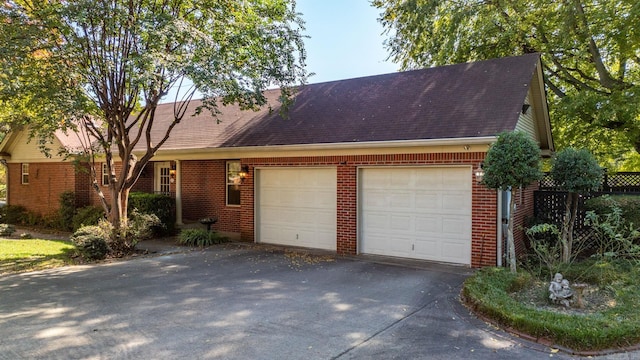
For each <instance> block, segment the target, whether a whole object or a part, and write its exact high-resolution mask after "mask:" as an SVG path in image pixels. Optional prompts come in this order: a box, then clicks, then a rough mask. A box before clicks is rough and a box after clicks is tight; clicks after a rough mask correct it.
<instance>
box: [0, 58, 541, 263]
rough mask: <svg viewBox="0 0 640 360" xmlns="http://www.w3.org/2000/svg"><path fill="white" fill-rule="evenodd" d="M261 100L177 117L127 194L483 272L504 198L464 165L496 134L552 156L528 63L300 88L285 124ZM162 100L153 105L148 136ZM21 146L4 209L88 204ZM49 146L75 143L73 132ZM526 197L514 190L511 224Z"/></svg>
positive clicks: (77, 179)
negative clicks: (164, 195)
mask: <svg viewBox="0 0 640 360" xmlns="http://www.w3.org/2000/svg"><path fill="white" fill-rule="evenodd" d="M265 95H266V97H267V98H268V99H269V102H270V104H271V106H272V109H269V108H267V107H265V108H263V109H262V110H260V111H257V112H253V111H241V110H240V109H239V108H238V107H237V106H225V107H222V108H221V109H220V110H221V112H222V114H221V115H219V117H218V119H219V120H220V122H219V123H217V122H216V120H215V119H214V118H213V117H212V116H211V115H210V114H205V113H204V112H203V113H202V114H201V115H198V116H193V117H189V116H187V117H186V118H185V119H184V120H183V122H182V123H181V124H180V125H179V126H177V127H176V128H175V129H174V131H173V133H172V135H171V137H170V139H169V140H168V141H167V142H166V144H165V145H164V146H163V148H162V149H161V150H160V151H158V153H157V154H156V156H155V157H154V159H153V160H154V161H153V162H152V163H150V164H149V165H148V166H147V169H145V171H144V173H143V174H142V176H141V178H140V180H139V182H138V183H137V184H136V188H135V190H139V191H160V192H170V193H172V194H175V199H176V212H177V216H178V223H179V224H182V223H185V222H195V221H197V219H200V218H203V217H208V216H217V217H218V218H219V221H218V222H217V223H216V224H215V226H214V228H215V229H217V230H219V231H224V232H229V233H234V234H237V235H238V236H239V237H240V238H241V239H242V240H244V241H251V242H259V243H272V244H280V245H290V246H302V247H309V248H320V249H327V250H332V251H336V252H337V253H339V254H360V253H362V254H375V255H385V256H398V257H405V258H416V259H425V260H432V261H442V262H448V263H456V264H463V265H466V266H471V267H481V266H492V265H496V264H500V263H501V260H502V259H501V256H500V254H503V253H504V249H503V245H502V237H503V218H506V217H507V215H506V209H507V208H508V207H507V206H506V205H505V204H506V199H507V196H509V194H508V193H502V192H497V191H494V190H490V189H487V188H485V187H483V186H482V185H479V184H478V183H477V180H476V178H475V175H474V173H475V171H476V169H478V168H479V167H480V166H481V164H482V161H483V159H484V157H485V154H486V151H487V149H488V147H489V146H490V144H491V143H492V142H494V141H495V138H496V135H497V134H498V133H500V132H502V131H514V130H521V131H525V132H527V133H528V134H530V135H531V137H532V138H533V139H535V140H536V141H537V142H538V144H539V145H540V147H541V149H542V151H543V154H545V155H550V154H551V153H552V151H553V140H552V136H551V128H550V123H549V115H548V110H547V101H546V95H545V90H544V83H543V75H542V65H541V62H540V57H539V55H537V54H530V55H524V56H517V57H509V58H502V59H493V60H488V61H481V62H476V63H467V64H459V65H451V66H444V67H437V68H431V69H423V70H414V71H407V72H399V73H393V74H386V75H378V76H369V77H363V78H356V79H348V80H340V81H333V82H326V83H319V84H311V85H306V86H304V87H302V88H301V89H300V91H299V92H298V94H297V95H296V99H295V104H294V105H293V106H292V108H291V109H290V110H289V112H288V115H287V116H286V118H282V117H281V116H280V115H279V113H278V111H277V106H278V104H277V101H276V100H277V97H278V95H279V92H278V91H277V90H270V91H267V92H266V93H265ZM174 105H175V104H162V105H160V106H159V107H158V109H157V112H156V123H157V125H156V129H159V130H158V133H156V134H152V137H154V136H156V137H157V136H159V134H160V129H162V130H163V128H162V126H163V124H166V123H167V122H168V121H170V120H171V119H172V116H173V111H174ZM198 105H199V102H198V101H193V102H192V103H191V104H190V105H189V106H190V108H191V110H193V109H195V107H196V106H198ZM271 110H273V111H271ZM26 137H27V135H26V134H24V133H22V132H16V133H12V134H10V135H9V136H7V138H6V139H5V140H4V141H3V143H2V144H0V158H2V159H4V160H3V161H4V162H5V163H6V164H7V166H8V169H9V171H8V174H9V180H8V192H9V199H8V202H9V204H13V205H22V206H25V207H27V208H28V209H30V210H32V211H36V212H40V213H46V212H50V211H55V209H56V208H57V206H58V194H59V193H60V192H61V191H64V190H73V191H75V193H76V196H77V202H78V205H79V206H80V205H84V204H90V203H93V204H96V203H97V199H96V198H95V194H94V193H93V192H92V190H91V189H90V186H89V179H88V176H87V175H86V174H83V173H77V172H75V171H74V169H73V167H72V166H71V165H70V164H69V163H68V162H64V161H62V159H61V158H59V157H55V156H53V157H52V158H45V157H44V156H43V155H42V154H41V153H40V152H39V151H38V150H37V146H36V145H35V144H32V143H28V142H27V141H26V139H27V138H26ZM54 141H55V142H57V143H56V144H54V146H74V144H73V134H63V133H62V132H58V133H56V137H55V140H54ZM100 173H101V169H98V174H100ZM533 190H534V189H533V188H528V189H522V190H517V191H514V192H513V194H512V196H516V197H517V198H516V199H517V200H518V210H517V214H516V219H517V222H518V223H517V224H515V227H514V228H515V229H518V225H520V224H521V223H522V221H523V219H524V217H526V216H527V215H531V214H532V213H533V209H532V206H533V197H532V195H533ZM516 236H517V240H518V241H519V242H520V243H522V237H523V235H522V233H521V232H518V233H517V234H516Z"/></svg>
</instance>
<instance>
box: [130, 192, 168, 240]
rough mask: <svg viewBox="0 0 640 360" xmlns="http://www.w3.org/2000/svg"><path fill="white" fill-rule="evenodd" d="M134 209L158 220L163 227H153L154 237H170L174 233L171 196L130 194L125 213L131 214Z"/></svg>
mask: <svg viewBox="0 0 640 360" xmlns="http://www.w3.org/2000/svg"><path fill="white" fill-rule="evenodd" d="M134 209H138V211H139V212H140V213H143V214H154V215H156V216H157V217H158V219H160V222H162V224H164V227H155V228H154V233H155V234H156V235H171V234H174V233H175V224H176V212H175V200H174V199H173V198H172V197H171V196H167V195H162V194H150V193H142V192H132V193H130V194H129V206H128V209H127V211H128V212H129V213H131V212H132V211H133V210H134Z"/></svg>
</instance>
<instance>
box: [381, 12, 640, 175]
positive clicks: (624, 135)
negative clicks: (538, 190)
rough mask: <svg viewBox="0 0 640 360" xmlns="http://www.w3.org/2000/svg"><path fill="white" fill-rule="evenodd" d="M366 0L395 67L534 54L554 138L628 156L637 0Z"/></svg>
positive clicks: (637, 83)
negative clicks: (540, 64)
mask: <svg viewBox="0 0 640 360" xmlns="http://www.w3.org/2000/svg"><path fill="white" fill-rule="evenodd" d="M372 3H373V5H374V6H376V7H377V8H379V9H381V10H382V13H381V18H380V21H381V22H382V24H383V25H384V27H385V28H386V31H387V33H388V34H389V35H390V37H389V39H388V40H387V41H386V46H387V48H388V49H389V51H390V57H391V58H392V59H393V60H394V61H396V62H399V63H401V64H402V67H403V68H405V69H411V68H417V67H425V66H435V65H444V64H450V63H460V62H465V61H475V60H483V59H488V58H495V57H503V56H512V55H519V54H524V53H532V52H539V53H541V54H542V59H543V66H544V73H545V83H546V85H547V87H548V88H549V89H550V94H551V96H550V98H549V101H550V103H551V111H552V121H553V126H554V133H555V135H556V136H555V139H556V140H557V145H558V147H559V148H563V147H568V146H574V147H584V146H588V147H589V149H590V150H591V151H592V152H593V153H594V154H596V155H598V157H601V158H603V159H605V158H606V159H608V160H610V163H609V164H608V166H611V167H623V166H624V165H625V161H627V162H633V163H637V162H638V155H637V152H640V121H639V120H640V96H638V94H640V6H639V5H638V2H637V1H635V0H604V1H601V0H562V1H555V0H499V1H483V0H459V1H445V0H436V1H432V0H373V2H372ZM634 150H635V151H634ZM631 154H634V156H631Z"/></svg>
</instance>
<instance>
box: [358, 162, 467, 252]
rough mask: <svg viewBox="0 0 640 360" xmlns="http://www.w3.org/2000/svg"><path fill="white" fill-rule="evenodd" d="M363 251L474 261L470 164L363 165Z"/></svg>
mask: <svg viewBox="0 0 640 360" xmlns="http://www.w3.org/2000/svg"><path fill="white" fill-rule="evenodd" d="M360 174H361V177H360V186H361V188H360V204H361V205H360V206H361V218H360V219H361V224H360V226H361V236H360V252H361V253H368V254H377V255H388V256H399V257H407V258H416V259H425V260H434V261H444V262H451V263H459V264H470V263H471V186H472V184H471V179H472V176H471V168H470V167H441V168H438V167H420V168H418V167H416V168H384V169H383V168H371V169H362V170H361V173H360Z"/></svg>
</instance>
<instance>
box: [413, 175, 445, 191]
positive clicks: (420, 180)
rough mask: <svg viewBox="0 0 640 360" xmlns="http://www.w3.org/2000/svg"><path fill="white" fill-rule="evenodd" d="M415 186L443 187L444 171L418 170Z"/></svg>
mask: <svg viewBox="0 0 640 360" xmlns="http://www.w3.org/2000/svg"><path fill="white" fill-rule="evenodd" d="M415 179H416V180H415V187H414V188H416V189H430V190H440V189H442V183H443V181H442V171H440V170H434V171H431V172H428V173H425V172H423V171H418V172H417V173H416V175H415Z"/></svg>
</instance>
